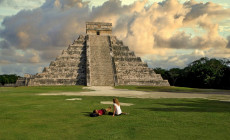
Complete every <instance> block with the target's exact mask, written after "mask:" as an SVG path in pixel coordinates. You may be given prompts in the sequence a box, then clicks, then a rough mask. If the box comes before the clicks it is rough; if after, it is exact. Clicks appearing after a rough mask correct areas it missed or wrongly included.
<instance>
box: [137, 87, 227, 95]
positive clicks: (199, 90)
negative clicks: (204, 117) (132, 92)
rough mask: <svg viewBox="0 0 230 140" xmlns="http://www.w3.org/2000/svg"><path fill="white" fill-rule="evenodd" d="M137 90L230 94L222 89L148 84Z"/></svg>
mask: <svg viewBox="0 0 230 140" xmlns="http://www.w3.org/2000/svg"><path fill="white" fill-rule="evenodd" d="M135 88H136V89H137V90H141V91H147V92H154V91H155V92H176V93H191V94H193V93H195V94H197V93H201V94H223V95H229V94H230V91H229V90H221V89H219V90H218V89H198V88H186V87H148V86H137V87H135Z"/></svg>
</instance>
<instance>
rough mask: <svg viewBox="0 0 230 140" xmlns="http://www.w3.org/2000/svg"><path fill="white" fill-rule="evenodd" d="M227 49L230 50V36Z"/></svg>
mask: <svg viewBox="0 0 230 140" xmlns="http://www.w3.org/2000/svg"><path fill="white" fill-rule="evenodd" d="M226 48H230V36H228V44H227V47H226Z"/></svg>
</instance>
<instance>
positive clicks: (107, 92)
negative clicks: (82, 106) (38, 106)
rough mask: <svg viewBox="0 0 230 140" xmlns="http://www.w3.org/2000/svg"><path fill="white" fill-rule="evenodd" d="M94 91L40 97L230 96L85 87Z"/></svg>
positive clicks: (220, 98)
mask: <svg viewBox="0 0 230 140" xmlns="http://www.w3.org/2000/svg"><path fill="white" fill-rule="evenodd" d="M85 89H89V90H92V91H86V92H61V93H40V94H38V95H64V96H110V97H112V98H114V97H125V98H155V99H158V98H202V99H215V100H222V101H227V100H230V95H224V94H219V93H216V94H215V93H211V94H207V93H204V94H202V93H176V92H145V91H133V90H127V89H115V88H114V87H85Z"/></svg>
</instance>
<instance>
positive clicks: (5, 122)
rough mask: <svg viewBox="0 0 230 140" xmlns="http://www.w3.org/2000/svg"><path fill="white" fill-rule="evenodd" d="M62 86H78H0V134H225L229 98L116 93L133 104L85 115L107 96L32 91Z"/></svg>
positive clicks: (36, 138) (7, 138)
mask: <svg viewBox="0 0 230 140" xmlns="http://www.w3.org/2000/svg"><path fill="white" fill-rule="evenodd" d="M63 91H65V92H66V91H67V92H68V91H71V92H73V91H76V92H78V91H82V87H79V86H70V87H69V86H66V87H64V86H63V87H18V88H0V140H14V139H19V140H21V139H22V140H27V139H28V140H31V139H32V140H41V139H46V140H47V139H55V140H59V139H60V140H62V139H71V140H72V139H105V140H107V139H119V140H121V139H125V140H126V139H132V140H133V139H137V140H139V139H143V140H145V139H151V140H152V139H157V140H159V139H207V140H210V139H218V140H225V139H226V140H227V139H230V135H229V134H230V102H220V101H211V100H204V99H134V98H119V100H120V101H121V102H125V103H133V104H134V105H133V106H123V107H122V110H123V111H124V112H129V113H130V114H129V115H123V116H116V117H112V116H108V115H107V116H106V115H104V116H100V117H95V118H91V117H89V115H88V114H89V113H90V112H91V111H92V110H93V109H96V108H98V109H100V108H105V107H107V106H108V105H103V104H100V101H111V100H112V97H90V96H77V97H76V96H38V95H36V94H37V93H44V92H63ZM70 98H82V100H80V101H67V100H66V99H70Z"/></svg>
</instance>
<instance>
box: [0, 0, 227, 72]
mask: <svg viewBox="0 0 230 140" xmlns="http://www.w3.org/2000/svg"><path fill="white" fill-rule="evenodd" d="M87 21H95V22H111V23H112V24H113V35H115V36H117V38H118V39H120V40H122V41H123V43H124V45H127V46H129V48H130V50H132V51H134V52H135V54H136V55H137V56H140V57H141V58H142V60H143V61H145V62H147V63H148V65H149V67H151V68H156V67H161V68H164V69H170V68H184V67H186V66H187V65H188V64H190V63H191V62H193V61H194V60H197V59H200V58H201V57H209V58H218V59H221V58H226V59H230V1H229V0H221V1H220V0H212V1H207V0H122V1H121V0H97V1H96V0H87V1H86V0H36V1H31V0H10V1H9V0H0V74H17V75H20V76H23V75H24V74H25V73H29V74H36V73H40V72H42V70H43V68H44V67H46V66H49V64H50V62H51V61H53V60H55V58H56V57H57V56H58V55H60V54H61V51H62V50H65V49H67V47H68V45H69V44H72V42H73V41H74V40H75V39H77V38H78V36H79V35H80V34H83V35H85V22H87Z"/></svg>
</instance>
